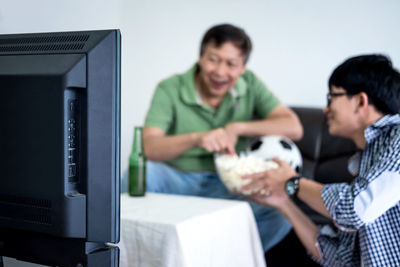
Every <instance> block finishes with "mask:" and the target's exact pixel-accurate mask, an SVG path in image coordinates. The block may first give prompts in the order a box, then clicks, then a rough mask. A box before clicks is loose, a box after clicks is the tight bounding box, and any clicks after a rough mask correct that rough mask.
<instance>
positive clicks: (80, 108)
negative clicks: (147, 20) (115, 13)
mask: <svg viewBox="0 0 400 267" xmlns="http://www.w3.org/2000/svg"><path fill="white" fill-rule="evenodd" d="M120 51H121V35H120V31H119V30H96V31H77V32H53V33H29V34H28V33H23V34H8V35H0V92H1V94H0V95H1V96H0V125H1V126H0V127H1V128H0V262H1V256H7V257H12V258H17V259H21V260H23V261H28V262H35V263H40V264H46V265H51V266H79V264H81V266H90V265H92V266H96V267H97V266H114V263H117V261H118V249H115V246H113V244H112V243H114V244H115V243H118V242H119V231H120V229H119V227H120V221H119V220H120V76H121V71H120V70H121V67H120V57H121V54H120ZM105 258H107V259H105ZM0 265H1V263H0Z"/></svg>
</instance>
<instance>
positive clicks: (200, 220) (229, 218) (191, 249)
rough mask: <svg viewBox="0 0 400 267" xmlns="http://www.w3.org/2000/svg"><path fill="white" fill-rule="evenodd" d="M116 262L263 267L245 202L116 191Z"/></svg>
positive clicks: (124, 266) (145, 266)
mask: <svg viewBox="0 0 400 267" xmlns="http://www.w3.org/2000/svg"><path fill="white" fill-rule="evenodd" d="M118 246H119V247H120V250H121V254H120V263H121V264H120V267H128V266H129V267H164V266H165V267H225V266H226V267H235V266H237V267H243V266H246V267H252V266H254V267H265V259H264V253H263V250H262V247H261V242H260V238H259V235H258V231H257V226H256V223H255V220H254V216H253V213H252V211H251V209H250V206H249V205H248V203H246V202H243V201H235V200H221V199H210V198H201V197H192V196H178V195H167V194H156V193H147V194H146V196H145V197H130V196H128V195H127V194H123V195H122V196H121V242H120V243H119V245H118Z"/></svg>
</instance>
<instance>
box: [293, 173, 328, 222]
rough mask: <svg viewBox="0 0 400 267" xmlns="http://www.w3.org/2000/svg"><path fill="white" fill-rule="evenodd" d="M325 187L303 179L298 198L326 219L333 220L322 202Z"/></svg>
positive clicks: (300, 182)
mask: <svg viewBox="0 0 400 267" xmlns="http://www.w3.org/2000/svg"><path fill="white" fill-rule="evenodd" d="M322 188H323V185H322V184H320V183H317V182H315V181H312V180H310V179H306V178H301V179H300V181H299V192H298V193H297V196H298V198H299V199H300V200H301V201H303V202H304V203H306V204H307V205H308V206H310V207H311V208H312V209H313V210H315V211H317V212H318V213H320V214H322V215H323V216H325V217H328V218H332V217H331V215H330V214H329V212H328V210H327V209H326V207H325V205H324V202H323V201H322V197H321V194H322Z"/></svg>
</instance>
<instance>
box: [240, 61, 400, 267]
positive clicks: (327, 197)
mask: <svg viewBox="0 0 400 267" xmlns="http://www.w3.org/2000/svg"><path fill="white" fill-rule="evenodd" d="M399 111H400V74H399V72H398V71H397V70H395V69H394V68H393V67H392V63H391V61H390V60H389V59H388V58H387V57H385V56H382V55H364V56H357V57H353V58H350V59H348V60H346V61H345V62H344V63H342V64H341V65H340V66H338V67H337V68H336V69H335V70H334V72H333V73H332V75H331V77H330V79H329V93H328V104H327V106H326V107H325V108H324V112H325V114H326V116H327V118H328V125H329V133H330V134H332V135H337V136H342V137H346V138H349V139H351V140H353V141H354V142H355V144H356V145H357V146H358V147H359V148H360V149H361V150H362V152H360V154H359V155H358V156H355V157H353V158H352V161H351V162H350V165H349V166H353V170H354V174H355V179H354V181H353V182H352V183H351V184H347V183H338V184H329V185H322V184H319V183H317V182H315V181H312V180H309V179H306V178H305V177H301V176H298V174H297V173H295V171H294V170H292V169H291V168H290V166H289V165H288V164H287V163H285V162H283V161H280V160H277V162H278V163H279V164H280V168H278V169H274V170H269V171H266V172H262V173H258V174H254V175H248V176H246V177H244V178H247V179H252V181H251V183H250V184H249V185H247V186H246V187H244V188H243V189H244V190H249V189H252V188H258V187H262V189H261V190H260V191H258V192H257V193H256V194H254V195H253V196H252V199H253V200H254V201H257V202H259V203H262V204H266V205H270V206H273V207H276V208H277V209H279V210H280V211H281V212H282V213H283V214H284V215H285V216H286V217H287V218H288V219H289V221H290V222H291V223H292V225H293V228H294V230H295V232H296V234H297V235H298V237H299V239H300V240H301V242H302V243H303V245H304V246H305V247H306V249H307V250H308V251H309V253H310V254H311V255H312V256H313V258H314V259H315V260H316V261H318V262H319V263H320V264H322V265H323V266H400V114H399ZM354 166H356V167H354ZM294 195H297V197H298V198H300V199H301V200H302V201H304V202H305V203H307V204H308V205H309V206H310V207H312V208H313V209H314V210H316V211H318V212H319V213H321V214H323V215H325V216H327V217H328V218H331V219H332V220H333V222H334V224H335V225H336V228H334V229H333V228H332V227H330V226H324V227H322V228H318V227H317V226H316V225H315V224H314V223H313V222H312V221H311V220H310V219H309V218H308V217H306V215H305V214H304V213H303V212H302V211H301V210H300V209H299V208H298V207H297V206H296V205H295V204H294V202H293V201H292V200H291V198H290V197H289V196H294Z"/></svg>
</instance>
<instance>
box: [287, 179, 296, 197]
mask: <svg viewBox="0 0 400 267" xmlns="http://www.w3.org/2000/svg"><path fill="white" fill-rule="evenodd" d="M286 192H287V193H288V195H289V196H293V195H294V194H295V193H296V186H295V184H294V182H293V181H290V180H289V181H288V182H287V183H286Z"/></svg>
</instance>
